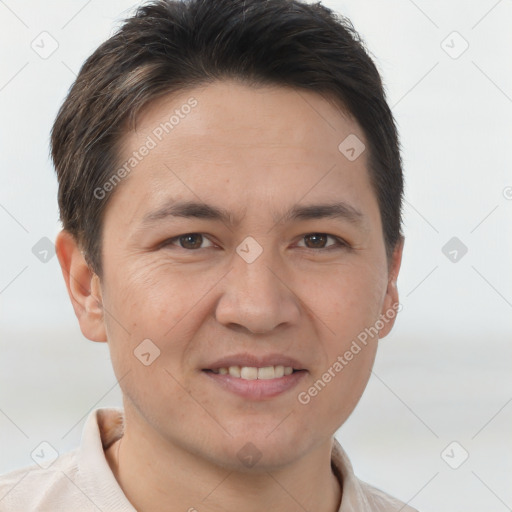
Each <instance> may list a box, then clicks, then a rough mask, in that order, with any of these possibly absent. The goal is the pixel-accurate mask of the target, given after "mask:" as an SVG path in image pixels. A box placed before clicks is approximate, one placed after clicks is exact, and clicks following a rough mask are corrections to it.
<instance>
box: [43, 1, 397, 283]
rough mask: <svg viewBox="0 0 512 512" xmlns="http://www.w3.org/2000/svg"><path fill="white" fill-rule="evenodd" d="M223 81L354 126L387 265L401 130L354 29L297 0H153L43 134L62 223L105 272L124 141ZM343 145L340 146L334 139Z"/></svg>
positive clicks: (96, 61)
mask: <svg viewBox="0 0 512 512" xmlns="http://www.w3.org/2000/svg"><path fill="white" fill-rule="evenodd" d="M226 78H234V79H237V80H241V81H243V82H244V83H247V84H254V85H258V84H261V85H265V84H268V85H278V86H279V85H282V86H288V87H293V88H298V89H304V90H309V91H312V92H316V93H319V94H322V95H327V96H328V97H330V98H332V99H334V100H335V102H336V103H337V104H339V105H340V106H341V107H342V108H344V109H346V110H347V111H348V112H349V113H350V114H351V115H352V116H353V117H354V118H355V119H356V120H357V122H358V123H359V124H360V126H361V127H362V129H363V131H364V133H365V136H366V139H367V145H368V146H369V147H368V148H367V149H368V151H369V160H368V161H369V175H370V181H371V184H372V187H373V190H374V192H375V194H376V197H377V200H378V204H379V209H380V214H381V219H382V225H383V236H384V241H385V246H386V254H387V257H388V261H389V259H390V257H391V254H392V251H393V249H394V247H395V246H396V244H397V243H398V242H399V241H400V239H401V238H402V233H401V224H402V214H401V212H402V196H403V173H402V163H401V157H400V148H399V141H398V134H397V130H396V126H395V122H394V119H393V115H392V113H391V110H390V108H389V106H388V104H387V102H386V99H385V93H384V90H383V85H382V82H381V78H380V75H379V73H378V71H377V69H376V67H375V64H374V63H373V61H372V59H371V58H370V57H369V55H368V52H367V50H366V49H365V46H364V43H363V42H362V40H361V39H360V37H359V35H358V34H357V32H356V31H355V30H354V27H353V26H352V24H351V22H350V21H349V20H348V19H347V18H345V17H343V16H341V15H338V14H335V13H333V12H332V11H331V10H330V9H328V8H327V7H325V6H323V5H321V4H320V2H319V3H316V4H306V3H302V2H301V1H299V0H186V1H176V0H157V1H153V2H150V3H149V4H146V5H142V6H141V7H139V8H138V9H137V11H136V13H135V14H134V16H132V17H130V18H128V19H126V20H125V21H124V23H123V25H122V26H121V28H120V29H119V30H118V31H117V32H116V33H115V34H114V35H113V36H112V37H110V38H109V39H108V40H107V41H106V42H104V43H103V44H102V45H101V46H100V47H99V48H98V49H97V50H96V51H95V52H94V53H93V54H92V55H91V56H90V57H89V58H88V59H87V60H86V62H85V63H84V65H83V66H82V68H81V70H80V73H79V74H78V77H77V79H76V81H75V82H74V84H73V85H72V87H71V89H70V91H69V94H68V96H67V98H66V99H65V101H64V103H63V105H62V106H61V108H60V110H59V113H58V115H57V118H56V120H55V124H54V126H53V129H52V133H51V154H52V158H53V162H54V165H55V169H56V171H57V177H58V181H59V208H60V219H61V221H62V223H63V227H64V229H66V230H67V231H69V232H70V233H72V235H73V236H74V237H75V239H76V240H77V242H78V243H79V245H80V246H81V248H82V250H83V251H84V253H85V256H86V259H87V261H88V263H89V265H90V266H91V268H92V269H93V270H94V271H95V272H96V273H97V274H98V275H100V276H101V272H102V258H101V233H102V218H103V213H104V211H105V208H106V206H107V204H108V200H109V198H110V197H111V196H112V193H113V192H112V191H110V192H109V193H108V194H102V195H103V196H104V197H102V198H100V199H98V197H97V193H96V194H95V190H98V187H102V185H103V184H104V183H106V182H108V180H109V178H111V177H112V175H113V173H114V172H115V170H116V169H117V167H118V165H119V162H120V159H121V155H120V150H119V146H120V140H121V138H122V136H123V135H125V134H126V133H127V130H129V129H130V127H133V126H134V123H135V122H136V118H137V114H138V113H139V112H140V110H141V109H142V108H143V107H144V106H148V105H149V102H151V101H154V100H156V99H157V98H160V97H162V96H163V95H166V94H169V93H172V92H177V91H184V90H187V89H191V88H193V87H194V86H200V85H205V84H207V83H209V82H213V81H218V80H222V79H226ZM340 142H341V141H340Z"/></svg>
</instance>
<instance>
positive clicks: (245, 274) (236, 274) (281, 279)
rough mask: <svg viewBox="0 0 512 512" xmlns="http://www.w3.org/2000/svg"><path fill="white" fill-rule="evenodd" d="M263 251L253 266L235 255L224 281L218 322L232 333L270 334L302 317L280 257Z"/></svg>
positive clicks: (218, 306)
mask: <svg viewBox="0 0 512 512" xmlns="http://www.w3.org/2000/svg"><path fill="white" fill-rule="evenodd" d="M270 252H271V251H270V250H263V252H262V253H261V255H260V256H259V257H258V258H257V259H256V260H255V261H252V262H250V263H249V262H248V261H246V260H245V259H244V258H242V257H241V256H239V254H238V253H237V254H235V255H234V257H233V267H232V269H231V271H230V272H228V274H227V275H226V276H225V278H224V279H223V280H222V284H221V296H220V299H219V300H218V302H217V304H216V311H215V317H216V319H217V321H218V322H219V323H221V324H223V325H224V326H226V327H229V328H231V329H233V328H234V329H239V330H240V329H243V330H246V331H249V332H250V333H252V334H263V333H267V332H271V331H272V330H274V329H276V328H277V327H279V326H283V325H293V324H296V323H297V322H298V319H299V316H300V309H299V300H298V298H297V297H296V296H295V294H294V292H293V287H292V283H291V278H290V276H289V275H288V273H287V272H286V269H285V267H284V265H283V264H281V263H280V262H279V258H278V257H272V256H271V254H270Z"/></svg>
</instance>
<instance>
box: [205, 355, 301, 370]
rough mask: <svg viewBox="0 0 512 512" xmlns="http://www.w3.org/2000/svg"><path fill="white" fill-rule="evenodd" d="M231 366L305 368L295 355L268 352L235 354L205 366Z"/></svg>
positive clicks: (215, 368)
mask: <svg viewBox="0 0 512 512" xmlns="http://www.w3.org/2000/svg"><path fill="white" fill-rule="evenodd" d="M230 366H248V367H256V368H263V367H265V366H291V367H292V368H293V369H294V370H304V369H305V368H304V365H303V364H302V363H300V362H299V361H297V359H294V358H293V357H289V356H285V355H283V354H267V355H261V356H257V355H255V354H248V353H244V354H234V355H231V356H226V357H223V358H221V359H217V360H216V361H213V362H211V363H207V365H206V366H205V367H204V368H203V369H204V370H218V369H219V368H229V367H230Z"/></svg>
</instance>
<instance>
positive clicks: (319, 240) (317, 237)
mask: <svg viewBox="0 0 512 512" xmlns="http://www.w3.org/2000/svg"><path fill="white" fill-rule="evenodd" d="M327 238H328V236H327V235H325V234H323V233H311V234H310V235H306V236H305V237H304V240H305V241H306V247H308V249H323V248H324V247H325V244H326V242H327Z"/></svg>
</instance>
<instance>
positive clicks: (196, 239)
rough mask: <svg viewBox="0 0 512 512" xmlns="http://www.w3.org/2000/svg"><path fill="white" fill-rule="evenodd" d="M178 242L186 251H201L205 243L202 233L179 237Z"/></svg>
mask: <svg viewBox="0 0 512 512" xmlns="http://www.w3.org/2000/svg"><path fill="white" fill-rule="evenodd" d="M178 240H179V243H180V245H181V247H183V248H184V249H199V248H200V247H201V244H202V243H203V235H201V234H200V233H188V234H186V235H181V236H180V237H178Z"/></svg>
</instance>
